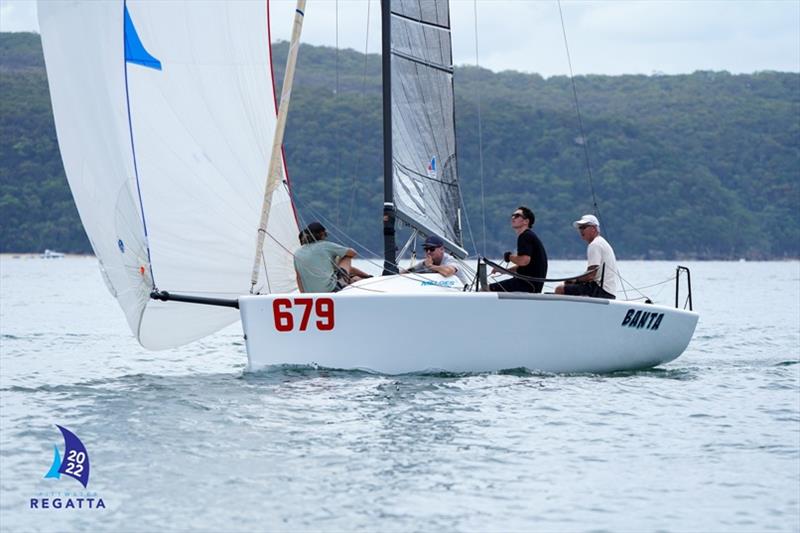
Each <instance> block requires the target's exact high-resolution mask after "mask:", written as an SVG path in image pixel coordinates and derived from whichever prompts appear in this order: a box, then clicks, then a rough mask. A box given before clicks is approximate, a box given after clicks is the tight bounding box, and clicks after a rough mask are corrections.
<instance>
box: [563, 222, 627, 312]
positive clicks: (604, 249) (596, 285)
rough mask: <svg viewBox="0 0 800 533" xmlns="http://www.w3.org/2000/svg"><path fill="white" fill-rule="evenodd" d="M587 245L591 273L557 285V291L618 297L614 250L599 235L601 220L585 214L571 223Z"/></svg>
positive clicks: (574, 294)
mask: <svg viewBox="0 0 800 533" xmlns="http://www.w3.org/2000/svg"><path fill="white" fill-rule="evenodd" d="M572 227H574V228H575V229H577V230H578V233H579V234H580V236H581V239H583V240H584V241H586V242H587V243H588V246H587V247H586V257H587V267H586V271H587V272H588V274H586V275H584V276H581V277H578V278H575V279H574V280H570V281H567V282H564V283H563V284H561V285H559V286H558V287H556V294H569V295H572V296H591V297H593V298H608V299H611V300H613V299H615V298H616V295H615V293H616V292H617V258H616V256H615V255H614V249H613V248H611V245H610V244H608V241H607V240H605V239H604V238H603V237H602V236H601V235H600V221H599V220H597V217H596V216H594V215H583V216H582V217H581V218H580V219H579V220H576V221H575V222H573V223H572Z"/></svg>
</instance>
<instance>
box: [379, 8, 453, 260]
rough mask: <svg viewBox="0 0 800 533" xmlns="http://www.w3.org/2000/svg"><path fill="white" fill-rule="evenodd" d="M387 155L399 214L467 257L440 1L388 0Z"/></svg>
mask: <svg viewBox="0 0 800 533" xmlns="http://www.w3.org/2000/svg"><path fill="white" fill-rule="evenodd" d="M391 49H392V53H391V62H392V153H393V167H394V168H393V176H394V195H395V198H394V200H395V205H396V209H397V215H398V217H399V218H401V219H402V220H404V221H405V222H407V223H409V224H411V225H412V226H414V227H416V228H417V229H419V230H421V231H422V232H423V233H425V234H431V233H435V234H438V235H439V236H440V237H442V238H444V239H445V240H446V241H447V243H448V246H447V247H448V248H449V249H450V251H451V252H453V253H455V254H456V255H459V256H462V257H463V256H466V251H465V250H464V249H463V240H462V233H461V223H460V205H461V197H460V192H459V186H458V169H457V165H456V138H455V118H454V101H453V100H454V98H453V53H452V45H451V40H450V9H449V6H448V2H447V1H446V0H441V1H430V0H429V1H423V2H419V1H418V0H394V1H392V3H391Z"/></svg>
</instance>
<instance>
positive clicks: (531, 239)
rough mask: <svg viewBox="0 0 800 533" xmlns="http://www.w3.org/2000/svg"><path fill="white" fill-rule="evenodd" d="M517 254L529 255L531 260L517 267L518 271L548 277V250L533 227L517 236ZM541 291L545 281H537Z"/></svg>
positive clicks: (524, 274)
mask: <svg viewBox="0 0 800 533" xmlns="http://www.w3.org/2000/svg"><path fill="white" fill-rule="evenodd" d="M517 255H527V256H529V257H530V258H531V262H530V263H528V264H527V265H526V266H524V267H522V266H521V267H519V268H517V272H518V273H519V274H522V275H523V276H531V277H534V278H546V277H547V252H545V251H544V245H542V241H540V240H539V237H537V236H536V234H535V233H534V232H533V230H531V229H526V230H525V231H523V232H522V233H520V234H519V236H518V237H517ZM535 285H537V286H538V289H539V291H541V290H542V285H543V283H536V284H535Z"/></svg>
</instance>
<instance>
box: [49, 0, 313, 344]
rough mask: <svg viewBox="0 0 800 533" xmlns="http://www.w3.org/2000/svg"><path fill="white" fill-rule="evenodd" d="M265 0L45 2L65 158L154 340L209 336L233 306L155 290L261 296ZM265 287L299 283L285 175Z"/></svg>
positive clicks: (98, 239)
mask: <svg viewBox="0 0 800 533" xmlns="http://www.w3.org/2000/svg"><path fill="white" fill-rule="evenodd" d="M267 9H268V8H267V3H266V2H226V1H209V0H206V1H203V2H190V1H179V0H174V1H166V0H159V1H158V2H152V1H135V0H130V1H128V2H123V1H104V2H98V1H94V0H88V1H72V2H66V1H63V0H56V1H53V2H50V1H41V0H40V2H39V25H40V28H41V32H42V43H43V48H44V53H45V60H46V64H47V72H48V80H49V84H50V93H51V98H52V102H53V111H54V115H55V119H56V130H57V133H58V140H59V145H60V148H61V154H62V158H63V160H64V167H65V169H66V172H67V178H68V180H69V184H70V187H71V189H72V193H73V196H74V197H75V203H76V205H77V207H78V210H79V212H80V215H81V220H82V222H83V225H84V227H85V228H86V231H87V234H88V236H89V239H90V241H91V243H92V247H93V248H94V251H95V254H96V255H97V258H98V260H99V262H100V266H101V270H102V271H103V273H104V277H105V279H106V281H107V282H108V286H109V289H110V290H111V292H112V294H114V296H115V297H116V298H117V299H118V301H119V303H120V305H121V306H122V308H123V310H124V311H125V315H126V317H127V320H128V323H129V324H130V326H131V329H132V330H133V331H134V333H135V334H136V335H137V337H138V339H139V342H141V343H142V345H144V346H145V347H147V348H164V347H169V346H175V345H180V344H182V343H185V342H188V341H191V340H194V339H197V338H200V337H202V336H204V335H207V334H209V333H212V332H213V331H215V330H217V329H219V328H221V327H223V326H225V325H227V324H229V323H232V322H234V321H235V320H237V318H238V314H237V312H236V311H235V310H233V309H227V308H221V307H211V306H199V305H187V304H178V303H174V302H169V303H160V302H156V301H152V300H150V299H149V294H150V292H151V290H152V289H153V288H158V289H161V290H168V291H173V292H180V293H187V294H196V295H203V296H222V297H235V296H238V295H240V294H246V293H248V292H249V288H250V287H249V281H250V270H251V267H252V258H253V255H252V254H253V246H254V243H255V239H256V228H257V227H258V222H259V216H260V209H261V199H262V197H263V193H264V186H265V176H266V173H267V168H268V166H269V157H270V148H271V145H272V140H273V135H274V130H275V112H276V108H275V98H274V90H273V81H272V75H271V73H272V66H271V57H270V40H269V29H268V13H267ZM267 233H268V235H267V238H266V240H265V243H264V248H263V255H264V265H265V267H264V271H262V275H261V277H260V279H261V280H262V281H261V286H259V287H258V289H259V291H260V292H290V291H293V290H294V289H295V288H296V286H295V277H294V270H293V267H292V258H291V252H293V251H294V249H295V248H296V247H297V246H298V243H297V233H298V228H297V223H296V219H295V216H294V210H293V206H292V204H291V201H290V198H289V194H288V188H287V184H286V183H285V181H284V183H283V185H282V186H280V187H279V188H278V189H277V190H276V192H275V193H274V196H273V199H272V214H271V217H270V221H269V225H268V228H267Z"/></svg>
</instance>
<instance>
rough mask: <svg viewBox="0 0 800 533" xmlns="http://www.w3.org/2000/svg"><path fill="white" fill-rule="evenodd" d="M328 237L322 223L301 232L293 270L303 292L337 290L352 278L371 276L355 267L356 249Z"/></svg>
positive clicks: (312, 224) (309, 226)
mask: <svg viewBox="0 0 800 533" xmlns="http://www.w3.org/2000/svg"><path fill="white" fill-rule="evenodd" d="M327 237H328V232H327V230H326V229H325V226H323V225H322V224H320V223H319V222H312V223H311V224H309V225H308V226H306V228H305V229H304V230H303V231H301V232H300V235H298V238H299V240H300V244H301V245H302V246H301V247H300V249H299V250H297V251H296V252H295V253H294V269H295V273H296V275H297V288H298V289H300V292H336V291H338V290H340V289H341V288H342V287H344V286H345V285H348V284H350V282H352V281H358V280H360V279H362V278H365V277H366V278H368V277H371V276H369V275H368V274H366V273H365V272H363V271H361V270H359V269H358V268H356V267H354V266H353V264H352V261H353V258H354V257H356V255H357V254H356V251H355V250H353V249H352V248H348V247H346V246H342V245H341V244H337V243H335V242H331V241H328V240H326V239H327Z"/></svg>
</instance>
